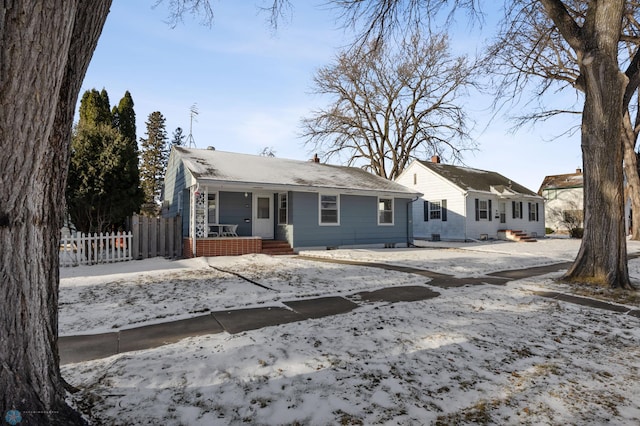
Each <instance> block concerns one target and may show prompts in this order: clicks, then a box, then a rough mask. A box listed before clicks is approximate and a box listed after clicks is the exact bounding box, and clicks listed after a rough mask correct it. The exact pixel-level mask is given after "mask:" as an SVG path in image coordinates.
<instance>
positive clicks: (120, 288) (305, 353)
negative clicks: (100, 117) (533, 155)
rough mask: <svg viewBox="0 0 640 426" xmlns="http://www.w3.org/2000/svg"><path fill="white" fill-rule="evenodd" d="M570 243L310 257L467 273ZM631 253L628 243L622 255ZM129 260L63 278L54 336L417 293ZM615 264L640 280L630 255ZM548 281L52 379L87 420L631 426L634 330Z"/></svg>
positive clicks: (389, 278)
mask: <svg viewBox="0 0 640 426" xmlns="http://www.w3.org/2000/svg"><path fill="white" fill-rule="evenodd" d="M578 247H579V243H576V242H575V241H572V240H543V241H541V242H539V243H535V244H529V243H527V244H524V243H520V244H518V243H504V244H467V245H464V244H463V245H458V246H455V247H453V246H448V247H447V248H446V249H442V248H435V247H434V248H429V249H413V250H407V249H400V250H392V249H385V250H349V251H346V250H345V251H342V250H336V251H330V252H322V253H321V254H322V255H323V256H328V255H330V256H336V257H338V258H347V259H355V260H366V261H372V262H393V263H399V264H409V265H419V266H420V267H422V268H424V269H432V270H438V271H441V272H444V273H452V272H453V273H455V274H456V275H459V276H464V275H466V276H476V275H478V274H480V273H486V272H487V271H493V270H494V269H496V268H502V269H519V268H521V267H525V266H536V265H539V264H546V263H550V262H552V261H553V260H554V259H555V260H556V261H565V260H570V259H571V258H572V257H573V256H575V253H576V251H577V248H578ZM639 248H640V245H638V243H637V242H629V252H632V253H633V252H637V251H638V249H639ZM315 255H320V252H318V253H316V254H315ZM132 263H133V264H136V265H135V268H140V269H138V272H135V271H134V270H132V269H129V268H134V265H131V266H124V265H107V266H101V267H98V268H96V269H91V268H95V267H83V269H80V268H77V269H76V271H73V272H72V273H71V272H69V273H68V274H71V275H73V276H66V277H65V278H63V279H62V282H61V302H62V303H66V307H65V305H63V306H62V307H61V331H62V332H65V329H66V332H67V333H74V332H76V331H79V330H85V331H92V330H99V329H100V327H101V326H100V322H101V321H102V322H104V323H105V324H107V325H110V324H123V323H125V322H127V318H129V317H130V316H131V317H134V318H138V319H137V320H136V321H142V322H144V321H152V320H154V318H155V316H157V313H158V312H163V311H162V310H161V309H160V306H166V309H165V310H166V311H168V312H172V313H173V314H175V315H179V314H180V313H184V312H185V311H188V309H189V307H191V308H193V307H204V306H208V307H209V308H210V309H212V310H214V309H215V308H216V306H225V307H227V306H246V305H253V304H260V303H278V301H279V300H282V299H284V298H285V297H286V298H289V297H297V295H305V297H308V296H310V295H314V294H318V295H320V294H342V295H344V294H348V293H349V292H352V291H354V289H356V288H374V287H378V286H389V285H403V284H408V283H414V284H422V285H425V279H424V278H422V277H418V276H416V275H412V274H400V273H397V272H394V273H386V271H383V270H380V269H377V268H366V267H359V266H345V265H335V264H327V263H321V262H314V261H311V260H302V259H298V258H295V257H274V258H272V257H268V256H262V255H251V256H242V257H233V258H209V259H196V260H189V261H185V262H183V261H180V262H170V261H163V260H152V261H141V262H132ZM145 266H148V267H150V268H154V269H157V270H154V271H146V270H144V271H143V269H144V268H143V267H145ZM211 266H215V267H216V268H218V269H224V270H232V271H235V272H238V273H241V274H243V275H246V276H248V277H250V278H251V279H254V280H256V281H258V282H260V283H263V284H266V285H268V286H269V287H271V288H274V289H276V290H277V293H276V294H275V295H274V294H270V293H269V292H268V291H267V290H264V289H260V288H259V287H256V286H254V285H251V284H249V283H247V282H246V281H244V282H243V280H240V279H238V278H237V277H235V276H231V275H225V273H222V272H220V271H217V270H214V269H212V268H211ZM110 268H111V271H113V273H114V275H113V277H112V278H109V277H110V276H111V275H109V274H108V273H107V272H108V270H109V269H110ZM125 269H126V271H125ZM629 269H630V273H631V275H632V276H633V277H635V278H636V279H637V278H640V260H638V259H634V260H631V261H630V262H629ZM92 271H96V274H92ZM82 274H84V277H83V276H82ZM552 278H553V277H551V276H543V277H533V278H528V279H525V280H520V281H513V282H510V283H509V284H507V285H505V286H491V285H480V286H474V287H461V288H451V289H437V290H438V291H439V292H440V293H441V295H440V296H438V297H436V298H434V299H430V300H425V301H419V302H408V303H394V304H386V303H378V304H371V305H363V306H362V307H360V308H357V309H355V310H354V311H352V312H349V313H347V314H343V315H336V316H331V317H326V318H321V319H315V320H307V321H301V322H297V323H289V324H285V325H281V326H275V327H267V328H263V329H259V330H253V331H249V332H243V333H238V334H233V335H230V334H228V333H220V334H215V335H206V336H200V337H193V338H188V339H184V340H182V341H180V342H178V343H175V344H171V345H166V346H162V347H159V348H156V349H149V350H143V351H138V352H130V353H124V354H119V355H116V356H112V357H109V358H105V359H101V360H96V361H90V362H82V363H77V364H69V365H64V366H62V368H61V369H62V373H63V376H64V378H65V379H66V380H67V381H68V382H69V383H70V384H72V385H73V386H76V387H78V388H79V389H80V392H78V393H77V394H75V395H74V396H73V397H72V398H73V400H75V401H76V402H77V404H78V405H79V406H80V407H81V408H84V409H85V410H86V411H90V412H91V413H92V416H93V417H92V420H93V421H94V422H95V423H98V424H184V425H187V424H188V425H227V424H239V423H247V424H295V423H298V424H309V425H325V424H400V425H412V424H434V423H440V424H461V425H464V424H477V423H483V424H505V425H516V424H518V425H519V424H531V425H533V424H604V423H607V424H617V425H636V424H639V423H640V409H639V408H638V407H640V396H639V395H640V361H639V360H640V319H638V318H635V317H631V316H622V315H620V314H616V313H612V312H608V311H603V310H597V309H592V308H587V307H583V306H578V305H571V304H567V303H562V302H558V301H555V300H551V299H545V298H542V297H537V296H535V295H534V294H533V292H532V290H535V289H545V288H546V289H549V288H551V289H556V288H557V287H556V286H557V285H558V284H556V283H555V282H554V281H553V280H552ZM83 279H84V280H85V281H86V282H87V283H89V284H86V285H82V284H81V282H82V280H83ZM426 285H428V283H427V284H426ZM100 287H105V288H106V290H104V289H102V288H100ZM83 291H90V292H91V293H87V294H85V293H83ZM90 294H93V295H94V296H95V299H96V301H93V300H92V297H90ZM128 297H129V298H131V303H130V304H126V303H125V304H122V306H120V304H121V302H122V300H126V299H127V298H128ZM81 298H82V299H83V300H82V301H80V300H79V299H81ZM198 303H201V304H198ZM84 304H86V305H87V306H88V307H89V308H88V309H87V310H86V311H83V310H82V306H83V305H84ZM103 304H104V305H105V306H106V305H109V304H110V305H111V306H112V309H111V310H109V309H107V308H106V307H104V306H102V305H103ZM79 311H82V313H79ZM94 316H95V317H96V318H100V320H99V321H98V320H97V319H96V320H95V321H94V320H93V317H94ZM82 323H87V324H82Z"/></svg>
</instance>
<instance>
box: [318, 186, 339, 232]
mask: <svg viewBox="0 0 640 426" xmlns="http://www.w3.org/2000/svg"><path fill="white" fill-rule="evenodd" d="M322 197H336V208H335V210H336V222H323V221H322V210H333V209H323V208H322ZM318 224H319V225H320V226H340V194H331V193H324V194H321V193H319V194H318Z"/></svg>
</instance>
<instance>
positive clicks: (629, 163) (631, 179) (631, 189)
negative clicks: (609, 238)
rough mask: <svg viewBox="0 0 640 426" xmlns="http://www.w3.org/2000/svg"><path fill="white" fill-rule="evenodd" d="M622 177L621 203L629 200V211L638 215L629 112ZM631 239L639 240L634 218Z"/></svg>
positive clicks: (639, 187) (639, 225) (639, 182)
mask: <svg viewBox="0 0 640 426" xmlns="http://www.w3.org/2000/svg"><path fill="white" fill-rule="evenodd" d="M623 126H624V127H623V131H624V133H623V137H624V175H625V176H626V178H627V182H626V186H625V190H624V194H625V195H624V198H623V203H624V204H625V205H626V203H627V200H628V199H630V200H631V211H632V212H635V215H638V214H640V176H639V175H638V157H637V155H636V133H635V131H634V129H633V125H632V124H631V118H630V115H629V111H628V110H627V111H625V113H624V121H623ZM631 239H632V240H636V241H637V240H640V221H639V220H638V217H637V216H636V217H634V218H633V220H632V223H631Z"/></svg>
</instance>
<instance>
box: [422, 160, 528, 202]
mask: <svg viewBox="0 0 640 426" xmlns="http://www.w3.org/2000/svg"><path fill="white" fill-rule="evenodd" d="M417 161H419V163H420V164H422V165H423V166H425V167H426V168H428V169H429V170H431V171H433V172H434V173H437V174H439V175H440V176H442V177H443V178H445V179H447V180H448V181H450V182H452V183H454V184H455V185H456V186H458V187H459V188H461V189H463V190H465V191H484V192H492V193H494V194H499V195H516V194H521V195H528V196H538V194H536V193H535V192H533V191H531V190H530V189H527V188H526V187H524V186H522V185H520V184H519V183H517V182H514V181H512V180H511V179H508V178H506V177H504V176H502V175H501V174H500V173H496V172H490V171H487V170H480V169H472V168H470V167H460V166H453V165H450V164H442V163H439V162H433V161H420V160H417Z"/></svg>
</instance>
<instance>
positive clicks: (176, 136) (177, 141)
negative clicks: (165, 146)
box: [171, 127, 187, 147]
mask: <svg viewBox="0 0 640 426" xmlns="http://www.w3.org/2000/svg"><path fill="white" fill-rule="evenodd" d="M186 138H187V137H186V136H185V135H184V133H183V130H182V127H176V130H174V132H173V139H171V146H172V147H174V146H183V145H184V140H185V139H186Z"/></svg>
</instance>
